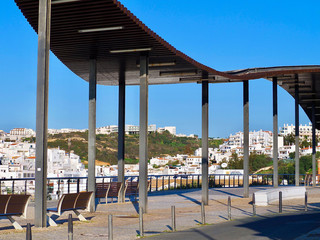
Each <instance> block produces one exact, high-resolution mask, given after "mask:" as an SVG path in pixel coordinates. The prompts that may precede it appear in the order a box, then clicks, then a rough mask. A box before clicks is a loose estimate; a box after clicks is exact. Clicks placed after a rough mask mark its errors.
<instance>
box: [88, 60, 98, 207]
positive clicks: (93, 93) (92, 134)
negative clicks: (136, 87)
mask: <svg viewBox="0 0 320 240" xmlns="http://www.w3.org/2000/svg"><path fill="white" fill-rule="evenodd" d="M96 97H97V61H96V59H90V74H89V127H88V191H92V192H93V197H92V198H91V203H90V212H95V209H96V206H95V191H96V161H95V160H96Z"/></svg>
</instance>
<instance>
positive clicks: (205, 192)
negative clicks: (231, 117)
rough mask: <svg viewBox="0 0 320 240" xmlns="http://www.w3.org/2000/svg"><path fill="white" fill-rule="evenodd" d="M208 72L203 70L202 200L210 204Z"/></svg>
mask: <svg viewBox="0 0 320 240" xmlns="http://www.w3.org/2000/svg"><path fill="white" fill-rule="evenodd" d="M205 79H208V72H205V71H204V72H202V164H201V167H202V171H201V173H202V184H201V187H202V202H203V204H204V205H208V200H209V175H208V158H209V156H208V155H209V154H208V135H209V131H208V126H209V124H208V122H209V111H208V102H209V90H208V80H205Z"/></svg>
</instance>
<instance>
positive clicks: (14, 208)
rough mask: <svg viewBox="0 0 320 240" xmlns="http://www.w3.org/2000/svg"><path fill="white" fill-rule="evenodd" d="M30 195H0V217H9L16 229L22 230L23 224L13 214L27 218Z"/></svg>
mask: <svg viewBox="0 0 320 240" xmlns="http://www.w3.org/2000/svg"><path fill="white" fill-rule="evenodd" d="M29 199H30V195H15V194H9V195H0V217H7V218H8V219H9V220H10V222H11V223H12V225H13V226H14V228H15V229H19V230H21V229H22V227H21V225H20V224H19V223H18V222H16V221H15V220H14V219H13V218H12V216H19V217H23V218H26V214H27V207H28V203H29Z"/></svg>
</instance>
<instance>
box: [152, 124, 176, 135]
mask: <svg viewBox="0 0 320 240" xmlns="http://www.w3.org/2000/svg"><path fill="white" fill-rule="evenodd" d="M164 131H168V132H169V133H171V134H172V135H176V133H177V129H176V127H174V126H170V127H162V128H158V129H157V132H159V133H163V132H164Z"/></svg>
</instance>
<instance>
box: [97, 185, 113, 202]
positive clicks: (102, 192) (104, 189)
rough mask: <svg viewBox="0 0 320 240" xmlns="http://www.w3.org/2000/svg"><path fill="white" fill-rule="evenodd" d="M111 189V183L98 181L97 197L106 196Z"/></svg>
mask: <svg viewBox="0 0 320 240" xmlns="http://www.w3.org/2000/svg"><path fill="white" fill-rule="evenodd" d="M109 189H110V183H109V182H108V183H107V182H106V183H96V198H105V197H107V194H108V192H109Z"/></svg>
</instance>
